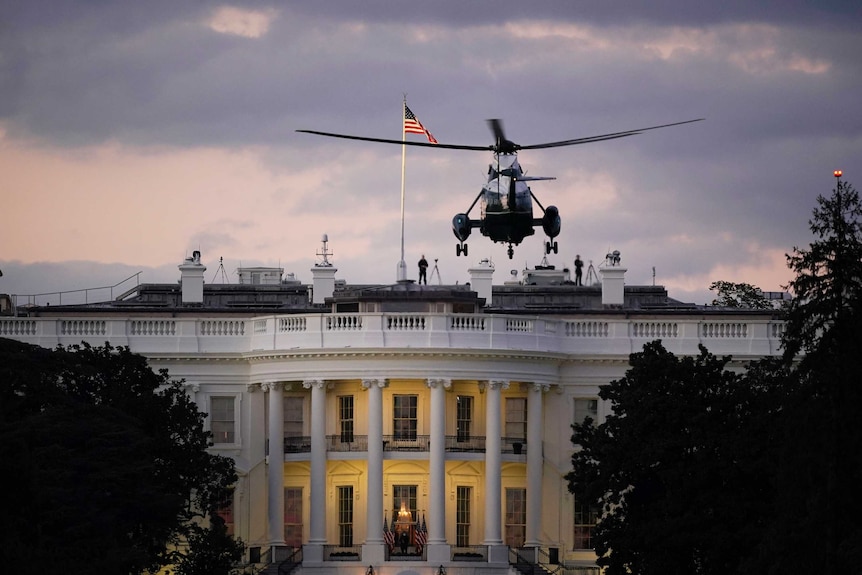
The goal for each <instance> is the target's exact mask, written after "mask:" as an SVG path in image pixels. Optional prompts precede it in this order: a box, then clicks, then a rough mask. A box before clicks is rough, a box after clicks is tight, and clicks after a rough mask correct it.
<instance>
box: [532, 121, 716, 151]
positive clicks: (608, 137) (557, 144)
mask: <svg viewBox="0 0 862 575" xmlns="http://www.w3.org/2000/svg"><path fill="white" fill-rule="evenodd" d="M703 120H704V118H697V119H696V120H686V121H684V122H674V123H672V124H662V125H661V126H650V127H648V128H637V129H635V130H626V131H625V132H612V133H610V134H601V135H599V136H587V137H585V138H575V139H572V140H562V141H559V142H548V143H546V144H533V145H530V146H518V149H519V150H539V149H542V148H558V147H561V146H574V145H577V144H589V143H591V142H603V141H605V140H615V139H617V138H625V137H627V136H634V135H637V134H640V133H641V132H646V131H648V130H658V129H660V128H670V127H672V126H682V125H683V124H691V123H693V122H701V121H703Z"/></svg>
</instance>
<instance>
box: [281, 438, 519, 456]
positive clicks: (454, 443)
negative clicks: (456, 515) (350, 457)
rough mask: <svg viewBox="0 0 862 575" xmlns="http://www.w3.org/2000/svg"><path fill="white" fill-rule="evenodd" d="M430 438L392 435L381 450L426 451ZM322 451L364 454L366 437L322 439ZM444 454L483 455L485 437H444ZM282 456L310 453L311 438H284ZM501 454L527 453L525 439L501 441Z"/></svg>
mask: <svg viewBox="0 0 862 575" xmlns="http://www.w3.org/2000/svg"><path fill="white" fill-rule="evenodd" d="M430 446H431V438H430V436H428V435H416V436H413V437H412V438H404V437H402V436H396V435H384V436H383V451H388V452H405V453H407V452H428V451H429V450H430ZM326 451H327V452H335V453H364V452H367V451H368V436H367V435H356V434H340V435H327V436H326ZM446 451H447V452H448V453H485V437H484V436H478V435H469V436H467V435H447V436H446ZM284 452H285V453H311V437H310V436H308V435H303V436H294V437H285V438H284ZM500 452H501V453H508V454H512V455H526V454H527V440H526V439H523V438H518V437H503V438H501V448H500Z"/></svg>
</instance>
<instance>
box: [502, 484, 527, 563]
mask: <svg viewBox="0 0 862 575" xmlns="http://www.w3.org/2000/svg"><path fill="white" fill-rule="evenodd" d="M526 532H527V490H526V489H521V488H507V489H506V534H505V537H506V545H508V546H509V547H512V548H516V549H517V548H521V547H523V546H524V538H525V537H526Z"/></svg>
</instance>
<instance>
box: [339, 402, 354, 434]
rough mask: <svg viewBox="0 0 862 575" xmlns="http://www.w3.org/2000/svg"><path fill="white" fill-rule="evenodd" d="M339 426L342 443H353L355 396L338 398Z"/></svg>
mask: <svg viewBox="0 0 862 575" xmlns="http://www.w3.org/2000/svg"><path fill="white" fill-rule="evenodd" d="M338 426H339V428H340V432H341V434H340V435H341V443H353V396H352V395H339V396H338Z"/></svg>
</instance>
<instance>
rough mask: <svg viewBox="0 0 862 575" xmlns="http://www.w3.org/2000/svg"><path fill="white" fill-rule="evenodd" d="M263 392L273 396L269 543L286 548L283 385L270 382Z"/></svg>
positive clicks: (271, 407) (269, 469)
mask: <svg viewBox="0 0 862 575" xmlns="http://www.w3.org/2000/svg"><path fill="white" fill-rule="evenodd" d="M261 388H262V389H263V390H264V391H266V392H267V393H268V394H269V395H268V397H269V422H268V423H269V426H268V429H267V436H268V437H267V439H269V454H268V457H269V466H268V469H267V488H268V490H269V498H268V501H269V505H268V506H267V513H266V517H267V523H268V525H267V527H268V531H269V543H270V545H274V546H283V545H284V388H283V386H282V384H281V383H278V382H274V381H272V382H268V383H264V384H263V385H261Z"/></svg>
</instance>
